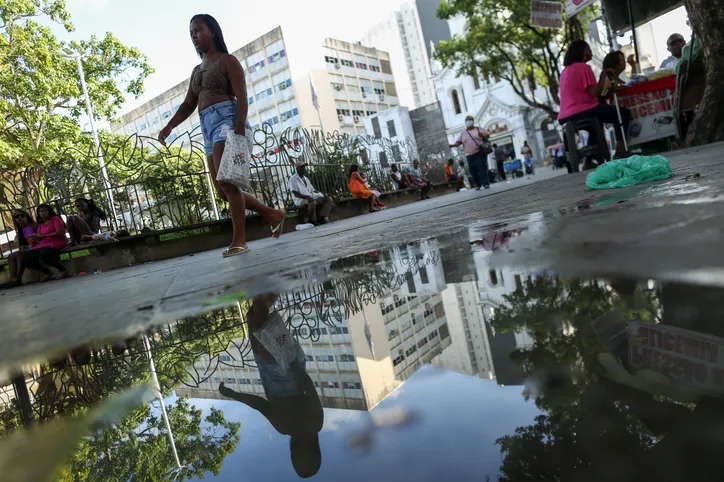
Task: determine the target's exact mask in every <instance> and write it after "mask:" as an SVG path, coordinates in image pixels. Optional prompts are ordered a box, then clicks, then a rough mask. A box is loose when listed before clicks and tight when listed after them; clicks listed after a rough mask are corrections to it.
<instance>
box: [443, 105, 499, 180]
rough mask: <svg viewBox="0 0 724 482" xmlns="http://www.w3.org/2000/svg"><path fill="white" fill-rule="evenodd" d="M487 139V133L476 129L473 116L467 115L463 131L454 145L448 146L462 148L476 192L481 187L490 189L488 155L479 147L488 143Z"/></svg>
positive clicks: (488, 135)
mask: <svg viewBox="0 0 724 482" xmlns="http://www.w3.org/2000/svg"><path fill="white" fill-rule="evenodd" d="M489 137H490V134H489V133H488V131H486V130H485V129H481V128H480V127H477V126H476V125H475V120H474V119H473V116H471V115H469V116H467V117H465V129H464V130H463V131H462V132H461V133H460V135H459V136H458V138H457V141H455V144H450V147H451V148H455V147H460V146H463V151H464V152H465V157H466V158H467V160H468V166H470V174H471V175H472V177H473V181H474V182H475V189H477V190H478V191H480V188H481V187H484V188H485V189H488V188H489V187H490V177H489V176H488V155H487V154H485V153H483V151H482V150H481V145H482V144H484V143H485V142H488V138H489Z"/></svg>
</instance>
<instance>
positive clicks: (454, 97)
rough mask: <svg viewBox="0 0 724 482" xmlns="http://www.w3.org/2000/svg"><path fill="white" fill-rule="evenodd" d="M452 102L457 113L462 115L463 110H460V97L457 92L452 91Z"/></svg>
mask: <svg viewBox="0 0 724 482" xmlns="http://www.w3.org/2000/svg"><path fill="white" fill-rule="evenodd" d="M452 101H453V109H455V113H456V114H462V112H463V110H462V109H461V108H460V98H459V97H458V91H457V90H453V91H452Z"/></svg>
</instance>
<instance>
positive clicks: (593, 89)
mask: <svg viewBox="0 0 724 482" xmlns="http://www.w3.org/2000/svg"><path fill="white" fill-rule="evenodd" d="M609 74H611V75H613V69H606V70H604V71H603V72H601V77H600V78H599V79H598V83H597V84H594V85H589V86H588V87H587V88H586V92H588V95H590V96H591V97H596V98H598V97H600V96H601V93H602V92H603V91H604V90H606V89H608V88H609V87H611V80H610V79H609V78H608V76H609Z"/></svg>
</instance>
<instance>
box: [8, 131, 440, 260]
mask: <svg viewBox="0 0 724 482" xmlns="http://www.w3.org/2000/svg"><path fill="white" fill-rule="evenodd" d="M443 154H444V153H438V154H436V155H432V154H430V153H426V154H425V155H426V156H428V157H427V158H423V159H421V161H422V162H421V164H422V165H421V168H422V171H423V173H425V175H426V177H428V178H429V179H430V180H432V181H433V182H442V181H444V173H443V163H442V162H441V161H440V158H441V156H443ZM448 154H449V153H448ZM417 155H418V153H417V150H416V147H415V143H414V141H412V140H410V139H405V140H401V141H393V140H390V139H376V138H374V137H371V136H363V135H360V136H350V135H347V134H345V135H341V134H339V133H338V132H333V133H327V135H325V136H323V135H322V134H321V132H319V131H309V130H306V129H300V128H290V129H287V130H285V131H283V132H274V131H273V130H272V129H271V127H270V126H269V125H264V126H263V127H262V128H260V129H258V130H256V131H255V132H254V147H253V162H252V167H251V191H252V193H253V194H254V195H255V196H256V197H258V198H259V199H260V200H262V201H263V202H264V203H265V204H268V205H272V206H287V207H291V206H293V203H292V200H291V194H290V192H289V188H288V183H289V178H290V177H291V175H292V174H293V172H294V167H293V166H294V164H295V162H296V161H299V160H304V161H305V162H306V163H307V164H308V165H309V168H308V173H309V177H310V179H311V180H312V182H313V184H314V185H315V187H316V188H317V189H319V190H320V191H323V192H326V193H328V194H329V195H331V196H332V197H334V198H336V199H342V198H345V197H348V196H349V192H348V190H347V178H348V175H349V165H350V164H351V163H357V164H360V165H361V168H362V170H364V171H365V172H366V173H367V176H368V179H369V182H370V185H371V186H372V187H373V188H375V189H377V190H379V191H381V192H386V191H391V190H392V185H391V182H390V177H389V175H390V168H389V166H390V165H391V164H393V163H396V164H398V165H399V166H400V169H401V170H402V171H405V170H406V169H409V167H411V162H412V161H413V160H414V159H416V158H417ZM428 158H429V159H430V160H429V161H428V160H427V159H428ZM101 163H102V164H103V166H104V167H103V168H102V167H101ZM104 172H105V173H104ZM1 176H2V177H1V178H0V258H2V257H5V256H6V255H7V254H8V253H11V252H12V251H13V249H14V247H16V242H15V231H14V227H13V224H12V212H13V211H14V210H15V209H17V208H22V209H26V210H29V211H31V214H33V217H35V213H34V212H33V211H35V208H36V207H37V205H38V204H40V203H43V202H45V203H49V204H51V205H52V206H54V208H55V209H56V211H57V212H58V213H59V214H61V215H70V214H73V213H74V211H75V208H74V206H73V204H74V201H75V199H76V198H80V197H83V198H92V199H94V200H95V201H96V204H97V205H98V206H99V207H100V208H101V209H103V210H104V211H105V212H106V213H107V214H108V215H109V216H108V221H107V222H106V223H105V225H104V228H106V229H125V230H127V231H129V232H130V233H131V234H135V233H138V232H140V231H141V230H143V229H151V230H163V229H167V228H172V227H174V228H175V227H181V226H189V227H192V226H193V225H195V224H199V223H202V222H204V221H211V220H215V219H219V217H223V213H225V212H226V211H225V208H226V205H225V203H224V202H222V201H220V200H219V199H218V198H216V197H215V194H214V192H213V188H212V182H211V181H212V180H211V178H210V175H209V173H208V169H207V167H206V159H205V155H204V151H203V139H202V136H201V133H200V130H198V129H196V130H194V131H192V132H187V133H184V134H183V135H180V136H178V137H176V138H174V140H173V142H171V143H170V146H169V148H165V147H162V146H160V145H159V143H158V141H156V140H155V139H152V138H149V137H143V136H139V135H137V134H134V135H132V136H130V137H128V138H126V139H125V140H124V141H123V142H121V143H115V144H108V143H104V144H103V145H101V148H100V151H98V152H96V151H95V150H93V149H90V150H88V151H81V150H79V149H77V148H69V149H67V150H66V151H65V152H64V153H63V154H62V155H61V156H60V157H59V158H58V159H55V160H51V161H49V162H48V163H47V164H46V165H43V166H29V167H27V168H25V169H22V170H19V171H6V172H3V173H1Z"/></svg>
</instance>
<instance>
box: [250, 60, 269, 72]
mask: <svg viewBox="0 0 724 482" xmlns="http://www.w3.org/2000/svg"><path fill="white" fill-rule="evenodd" d="M264 62H265V61H264V60H260V61H259V62H257V63H255V64H252V65H250V66H249V69H248V72H249V73H250V74H253V73H254V72H259V71H260V70H261V69H263V68H264V65H265V63H264Z"/></svg>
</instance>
